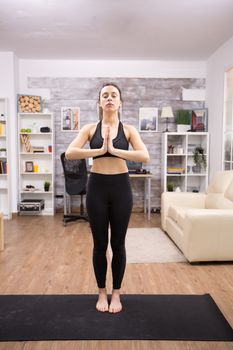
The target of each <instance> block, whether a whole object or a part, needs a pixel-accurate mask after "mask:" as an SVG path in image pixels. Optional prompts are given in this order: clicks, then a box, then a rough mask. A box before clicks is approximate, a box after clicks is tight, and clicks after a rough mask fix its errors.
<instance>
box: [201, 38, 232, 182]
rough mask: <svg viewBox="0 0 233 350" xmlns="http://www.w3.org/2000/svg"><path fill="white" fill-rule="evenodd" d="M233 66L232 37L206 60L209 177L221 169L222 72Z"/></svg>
mask: <svg viewBox="0 0 233 350" xmlns="http://www.w3.org/2000/svg"><path fill="white" fill-rule="evenodd" d="M230 67H233V37H232V38H231V39H229V40H228V41H227V42H226V43H225V44H224V45H222V46H221V47H220V48H219V49H218V50H217V51H216V52H215V53H214V54H213V55H212V56H211V57H210V58H209V59H208V61H207V85H206V106H207V107H208V110H209V132H210V178H211V177H212V176H213V174H214V173H215V172H216V171H218V170H221V169H222V143H223V104H224V73H225V71H226V70H227V69H229V68H230Z"/></svg>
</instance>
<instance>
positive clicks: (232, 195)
mask: <svg viewBox="0 0 233 350" xmlns="http://www.w3.org/2000/svg"><path fill="white" fill-rule="evenodd" d="M224 197H225V198H227V199H229V200H230V201H232V203H233V179H232V180H231V182H230V183H229V185H228V186H227V189H226V191H225V192H224Z"/></svg>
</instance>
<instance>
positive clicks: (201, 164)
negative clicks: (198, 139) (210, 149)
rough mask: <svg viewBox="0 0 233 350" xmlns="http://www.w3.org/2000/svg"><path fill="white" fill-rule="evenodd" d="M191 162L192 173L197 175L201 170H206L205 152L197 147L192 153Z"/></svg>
mask: <svg viewBox="0 0 233 350" xmlns="http://www.w3.org/2000/svg"><path fill="white" fill-rule="evenodd" d="M193 161H194V164H195V167H194V169H193V170H194V171H195V172H197V173H200V172H201V169H202V168H203V169H204V170H205V168H206V156H205V150H204V148H203V147H201V146H198V147H196V148H195V150H194V151H193Z"/></svg>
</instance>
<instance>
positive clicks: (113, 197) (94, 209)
mask: <svg viewBox="0 0 233 350" xmlns="http://www.w3.org/2000/svg"><path fill="white" fill-rule="evenodd" d="M86 206H87V213H88V216H89V221H90V226H91V231H92V235H93V242H94V249H93V265H94V271H95V276H96V280H97V284H98V287H99V288H105V281H106V273H107V258H106V250H107V247H108V227H109V224H110V229H111V238H110V243H111V248H112V252H113V257H112V278H113V289H120V287H121V282H122V279H123V276H124V271H125V264H126V253H125V235H126V231H127V227H128V223H129V218H130V214H131V210H132V206H133V200H132V191H131V186H130V180H129V174H128V173H122V174H114V175H105V174H97V173H91V174H90V176H89V180H88V187H87V197H86Z"/></svg>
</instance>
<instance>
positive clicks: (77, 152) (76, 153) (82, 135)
mask: <svg viewBox="0 0 233 350" xmlns="http://www.w3.org/2000/svg"><path fill="white" fill-rule="evenodd" d="M93 127H94V124H87V125H85V126H84V127H82V129H81V130H80V132H79V134H78V136H77V137H76V138H75V139H74V140H73V141H72V142H71V144H70V145H69V146H68V148H67V150H66V153H65V156H66V158H67V159H70V160H72V159H83V158H90V157H96V156H100V155H102V154H104V153H106V152H107V140H106V139H105V140H104V143H103V146H102V147H101V148H98V149H85V148H83V147H84V146H85V144H86V143H87V141H88V140H89V138H90V130H91V129H92V128H93Z"/></svg>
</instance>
